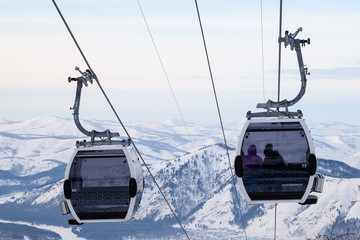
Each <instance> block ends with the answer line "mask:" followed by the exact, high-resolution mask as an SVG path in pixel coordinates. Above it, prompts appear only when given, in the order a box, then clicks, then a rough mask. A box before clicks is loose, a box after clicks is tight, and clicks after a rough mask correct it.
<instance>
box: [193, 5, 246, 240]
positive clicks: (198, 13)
mask: <svg viewBox="0 0 360 240" xmlns="http://www.w3.org/2000/svg"><path fill="white" fill-rule="evenodd" d="M195 6H196V12H197V16H198V20H199V26H200V30H201V36H202V40H203V45H204V50H205V54H206V60H207V65H208V70H209V74H210V79H211V84H212V88H213V93H214V97H215V102H216V107H217V112H218V116H219V121H220V125H221V130H222V135H223V138H224V144H225V148H226V154H227V158H228V161H229V166H230V167H229V168H230V171H231V175H232V176H234V173H233V170H232V168H231V160H230V155H229V148H228V144H227V141H226V136H225V131H224V125H223V121H222V118H221V113H220V107H219V101H218V98H217V95H216V89H215V83H214V78H213V74H212V70H211V64H210V58H209V54H208V50H207V47H206V41H205V35H204V30H203V27H202V23H201V17H200V11H199V6H198V3H197V0H195ZM233 185H234V187H235V193H236V194H235V195H236V198H237V202H238V205H239V211H240V215H241V220H242V225H243V229H244V234H245V239H247V235H246V228H245V223H244V217H243V213H242V210H241V203H240V197H239V195H238V191H237V189H236V183H235V178H234V177H233Z"/></svg>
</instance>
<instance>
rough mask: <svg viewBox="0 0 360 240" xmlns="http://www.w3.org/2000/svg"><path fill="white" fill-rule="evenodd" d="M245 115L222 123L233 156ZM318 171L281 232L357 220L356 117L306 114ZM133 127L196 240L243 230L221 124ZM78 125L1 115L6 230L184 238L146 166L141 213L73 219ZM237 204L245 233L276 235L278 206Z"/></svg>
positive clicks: (1, 218)
mask: <svg viewBox="0 0 360 240" xmlns="http://www.w3.org/2000/svg"><path fill="white" fill-rule="evenodd" d="M242 124H243V121H229V122H226V123H225V133H226V137H227V140H228V144H229V147H230V159H231V162H232V161H233V158H234V147H235V145H236V142H237V138H238V134H239V132H240V130H241V127H242ZM84 125H85V126H86V128H88V129H96V130H105V129H106V128H109V129H110V130H111V131H119V132H120V133H122V131H121V128H120V127H119V125H118V124H117V123H116V122H111V121H106V122H104V121H96V120H94V121H84ZM308 125H309V127H310V129H311V131H312V135H313V138H314V141H315V144H316V152H317V157H318V158H320V159H319V163H318V171H320V172H321V173H323V174H325V175H326V182H325V186H324V192H323V193H322V194H320V195H319V196H320V197H319V202H318V204H316V205H311V206H300V205H298V204H279V205H278V207H277V237H278V239H306V238H315V237H316V236H318V235H319V234H324V233H325V234H326V233H327V230H329V229H331V228H332V227H334V231H337V232H341V231H343V230H344V226H347V227H350V228H351V229H355V230H357V229H359V228H360V193H359V192H360V189H359V185H360V126H356V125H348V124H343V123H328V124H324V123H313V122H308ZM126 126H127V129H128V131H129V133H130V135H131V136H132V138H133V140H134V142H135V143H136V145H137V147H138V148H139V150H140V151H141V152H142V155H143V157H144V159H145V161H146V162H147V164H148V165H149V167H150V169H151V171H152V173H153V174H154V176H155V178H156V179H157V181H158V183H159V185H160V186H161V188H162V190H163V191H164V193H165V195H166V197H167V198H168V200H169V201H170V203H171V205H172V207H173V208H174V210H175V212H176V214H177V215H178V216H179V219H180V221H181V222H182V224H183V225H184V227H185V229H186V231H187V233H188V235H189V237H190V238H191V239H244V238H245V233H244V229H243V225H242V218H241V214H240V211H239V204H238V202H237V198H236V193H239V192H238V191H235V188H234V185H233V184H232V183H233V181H232V178H231V172H230V170H229V161H228V158H227V155H226V150H225V148H224V145H223V144H222V143H223V140H222V133H221V130H220V128H219V126H216V125H209V126H205V125H199V124H194V123H187V128H188V131H189V133H190V136H188V134H187V131H186V129H185V127H184V126H183V124H182V122H180V121H177V120H168V121H165V122H162V123H158V124H149V123H128V124H126ZM83 138H84V137H83V136H82V135H81V134H79V132H78V131H77V129H76V127H75V125H74V124H73V121H72V120H71V119H61V118H56V117H38V118H35V119H31V120H27V121H23V122H14V121H7V120H0V239H2V238H5V239H6V238H9V239H24V236H27V237H28V238H30V239H61V238H63V239H75V238H81V237H83V238H86V239H171V238H172V239H179V238H180V239H181V238H183V239H185V235H184V234H183V232H182V231H181V230H180V229H179V227H178V225H177V222H176V221H175V219H174V217H173V215H172V214H171V212H170V210H169V209H168V207H167V205H166V203H165V201H164V200H163V198H162V197H161V195H160V194H159V191H158V189H157V188H156V186H155V184H154V183H153V182H152V180H151V178H150V177H149V174H148V173H147V172H145V168H144V175H145V178H146V185H145V191H144V195H143V199H142V202H141V205H140V208H139V210H138V212H137V213H136V215H135V218H136V220H135V221H133V222H131V223H128V224H119V223H109V224H85V225H82V226H79V227H72V232H70V231H69V229H70V226H68V225H67V218H68V216H69V215H68V216H62V215H61V211H60V207H59V205H58V204H59V202H60V201H61V200H63V195H62V178H63V176H64V170H65V167H66V164H67V162H68V160H69V157H70V156H71V153H72V149H73V147H74V144H75V141H76V140H81V139H83ZM240 204H241V206H240V208H241V212H242V214H243V218H244V224H245V230H246V235H247V237H248V239H272V238H273V231H274V214H275V211H274V205H273V204H261V205H254V206H249V205H246V203H245V201H244V200H243V198H242V197H241V196H240Z"/></svg>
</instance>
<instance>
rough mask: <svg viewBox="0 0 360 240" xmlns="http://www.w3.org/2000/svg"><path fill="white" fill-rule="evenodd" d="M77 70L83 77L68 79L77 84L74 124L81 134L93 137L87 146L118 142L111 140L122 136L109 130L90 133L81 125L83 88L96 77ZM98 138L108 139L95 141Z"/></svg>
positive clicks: (87, 72)
mask: <svg viewBox="0 0 360 240" xmlns="http://www.w3.org/2000/svg"><path fill="white" fill-rule="evenodd" d="M75 70H77V71H79V72H80V73H81V75H82V76H80V77H78V78H72V77H69V78H68V82H77V87H76V96H75V102H74V106H73V107H72V108H70V109H72V110H74V112H73V116H74V122H75V125H76V127H77V128H78V129H79V131H80V132H82V133H83V134H85V135H86V136H89V137H91V141H90V144H88V143H87V144H86V145H87V146H88V145H91V146H93V145H98V143H102V144H101V145H103V144H108V145H110V144H112V143H113V142H116V141H111V138H112V137H118V136H120V134H119V133H117V132H115V133H112V132H110V131H109V130H106V131H103V132H98V131H96V130H92V131H88V130H86V129H85V128H84V127H83V126H82V125H81V123H80V119H79V108H80V98H81V90H82V86H83V85H85V86H86V87H87V86H88V82H90V83H91V84H92V83H93V79H95V76H94V75H93V74H92V73H91V72H90V70H86V71H85V72H82V71H81V70H80V68H79V67H75ZM96 137H97V138H106V141H95V138H96ZM95 142H97V143H96V144H95ZM81 146H84V145H81Z"/></svg>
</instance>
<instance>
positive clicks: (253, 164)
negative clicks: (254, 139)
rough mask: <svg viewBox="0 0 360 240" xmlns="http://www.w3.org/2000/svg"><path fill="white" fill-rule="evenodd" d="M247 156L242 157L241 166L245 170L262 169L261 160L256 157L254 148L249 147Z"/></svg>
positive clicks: (253, 146) (252, 146)
mask: <svg viewBox="0 0 360 240" xmlns="http://www.w3.org/2000/svg"><path fill="white" fill-rule="evenodd" d="M247 152H248V155H246V156H244V157H243V164H244V167H245V168H262V159H261V157H259V156H258V155H256V146H255V145H250V146H249V148H248V150H247Z"/></svg>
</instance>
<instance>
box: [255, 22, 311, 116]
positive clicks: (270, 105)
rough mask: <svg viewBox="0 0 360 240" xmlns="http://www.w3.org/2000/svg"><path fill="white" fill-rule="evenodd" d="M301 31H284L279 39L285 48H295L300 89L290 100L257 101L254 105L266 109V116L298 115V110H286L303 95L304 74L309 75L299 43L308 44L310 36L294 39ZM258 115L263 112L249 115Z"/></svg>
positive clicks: (300, 29)
mask: <svg viewBox="0 0 360 240" xmlns="http://www.w3.org/2000/svg"><path fill="white" fill-rule="evenodd" d="M301 31H302V27H300V28H298V30H297V31H296V32H295V33H289V31H285V37H283V38H281V39H279V40H280V41H281V42H284V45H285V48H286V47H287V46H289V45H290V49H291V50H294V49H295V51H296V55H297V60H298V66H299V72H300V77H301V88H300V91H299V93H298V95H297V96H296V97H295V98H294V99H292V100H290V101H288V100H286V99H284V100H282V101H280V102H274V101H272V100H270V99H269V100H268V101H267V102H266V103H258V104H257V105H256V107H257V108H264V109H266V111H267V113H266V115H268V116H270V115H271V116H275V115H282V116H284V115H285V116H299V114H298V112H299V110H298V111H297V112H295V113H291V112H289V111H288V107H290V106H293V105H294V104H295V103H297V102H298V101H299V100H300V99H301V98H302V97H303V96H304V94H305V90H306V81H307V79H306V75H309V73H308V69H307V67H305V66H304V62H303V58H302V54H301V47H300V44H301V45H302V46H305V43H308V44H310V38H308V39H307V40H300V39H295V37H296V36H297V34H298V33H299V32H301ZM280 108H285V111H284V112H283V113H281V112H280V111H279V109H280ZM271 109H276V112H279V114H275V113H274V112H275V110H271ZM300 112H301V111H300ZM258 115H260V116H263V115H264V114H263V113H259V114H256V113H251V116H250V117H255V116H258ZM301 116H302V113H301Z"/></svg>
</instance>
